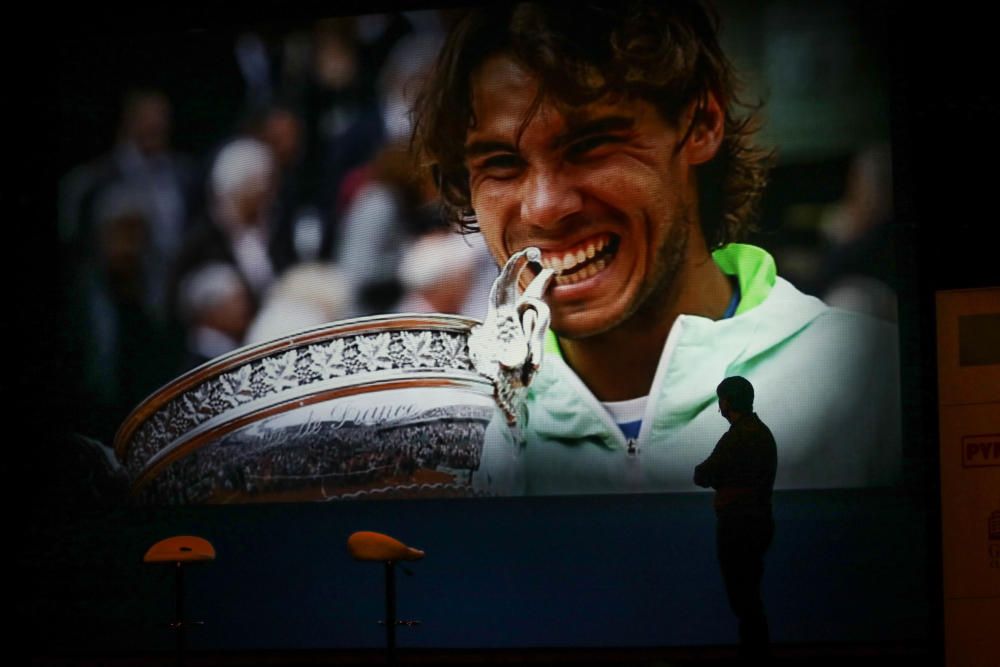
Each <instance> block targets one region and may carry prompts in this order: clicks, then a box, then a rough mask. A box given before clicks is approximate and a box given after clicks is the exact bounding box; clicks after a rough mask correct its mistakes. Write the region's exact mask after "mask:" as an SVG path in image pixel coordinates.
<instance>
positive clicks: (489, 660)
mask: <svg viewBox="0 0 1000 667" xmlns="http://www.w3.org/2000/svg"><path fill="white" fill-rule="evenodd" d="M397 663H398V664H399V665H421V666H423V665H447V666H449V667H464V666H466V665H468V666H470V667H471V666H473V665H536V666H546V665H560V666H562V665H586V666H588V667H605V666H606V667H612V666H626V665H627V666H636V667H686V666H689V665H690V666H692V667H694V666H698V667H724V666H728V665H742V664H745V663H742V662H740V661H739V660H738V658H737V655H736V648H735V647H685V648H662V649H603V648H601V649H598V648H593V649H524V650H520V649H503V650H478V651H475V650H435V649H410V650H406V649H399V650H398V653H397ZM896 663H901V664H903V665H907V666H911V665H919V666H921V667H923V666H924V665H926V666H928V667H930V666H932V665H939V664H943V661H942V660H941V659H940V658H939V657H937V652H934V651H931V650H929V649H927V648H920V647H912V646H898V645H864V646H844V645H836V646H822V645H812V644H810V645H786V646H776V647H774V648H773V650H772V657H771V659H770V661H768V662H767V663H766V664H767V665H772V666H773V667H793V666H794V667H797V666H799V665H802V666H805V665H808V666H810V667H835V666H836V667H844V666H845V665H849V666H850V667H875V666H877V665H878V666H881V665H890V664H896ZM30 664H32V665H37V666H38V667H50V666H51V667H126V666H129V667H131V666H133V665H134V666H136V667H160V666H161V665H162V666H164V667H166V666H168V665H171V666H172V665H176V664H177V663H176V655H175V654H174V653H172V652H158V653H133V654H119V655H110V654H109V655H98V654H86V655H84V654H79V655H74V654H68V653H67V654H59V655H36V656H33V657H32V658H31V662H30ZM384 664H386V657H385V652H384V651H380V650H375V649H371V650H357V651H290V650H289V651H231V652H211V651H196V652H195V651H192V652H189V653H187V654H186V655H185V656H184V665H185V666H186V667H208V666H210V665H211V666H215V665H218V666H220V667H258V666H260V667H265V666H267V667H321V666H324V665H330V666H337V667H350V666H354V665H357V666H359V667H360V666H362V665H365V666H367V665H384Z"/></svg>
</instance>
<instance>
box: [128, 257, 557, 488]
mask: <svg viewBox="0 0 1000 667" xmlns="http://www.w3.org/2000/svg"><path fill="white" fill-rule="evenodd" d="M540 257H541V255H540V252H539V251H538V249H537V248H527V249H525V250H523V251H520V252H518V253H515V254H514V255H513V256H512V257H511V258H510V259H509V260H508V262H507V263H506V265H505V266H504V267H503V269H502V270H501V272H500V275H499V277H498V278H497V280H496V282H494V284H493V288H492V289H491V291H490V302H489V304H488V306H489V308H488V311H487V316H486V319H485V320H484V321H483V322H479V321H477V320H474V319H469V318H464V317H460V316H457V315H414V314H403V315H377V316H372V317H364V318H358V319H353V320H345V321H342V322H335V323H332V324H329V325H325V326H322V327H317V328H313V329H307V330H304V331H301V332H298V333H294V334H290V335H288V336H283V337H280V338H277V339H274V340H271V341H268V342H266V343H261V344H259V345H254V346H249V347H244V348H241V349H239V350H235V351H234V352H231V353H230V354H227V355H224V356H221V357H218V358H216V359H213V360H212V361H209V362H207V363H205V364H203V365H202V366H199V367H198V368H196V369H194V370H192V371H190V372H188V373H186V374H184V375H182V376H181V377H179V378H177V379H176V380H174V381H173V382H171V383H170V384H168V385H167V386H165V387H163V388H162V389H160V390H159V391H157V392H155V393H154V394H153V395H152V396H150V397H149V398H147V399H146V400H145V401H143V402H142V403H141V404H139V406H138V407H136V408H135V410H133V411H132V413H131V414H130V415H129V416H128V417H127V418H126V420H125V422H124V423H123V424H122V426H121V428H119V430H118V433H117V435H116V437H115V453H116V455H117V456H118V458H119V460H120V461H121V462H122V463H123V465H124V467H125V470H126V471H127V473H128V477H129V479H130V482H131V489H132V494H133V497H135V498H136V499H137V500H138V501H139V502H142V503H150V504H166V505H176V504H190V503H248V502H279V501H289V502H300V501H314V500H331V499H348V498H355V499H357V498H405V497H448V496H474V495H516V494H518V493H519V484H520V483H522V481H523V477H521V476H520V466H519V465H518V461H519V453H520V449H521V445H522V439H521V437H520V430H519V420H520V421H522V422H523V419H524V414H523V396H524V391H525V389H526V388H527V386H528V384H529V383H530V381H531V378H532V377H533V376H534V373H535V372H536V371H537V370H538V368H539V364H540V362H541V358H542V348H543V339H544V336H545V333H546V331H547V330H548V323H549V311H548V307H547V306H546V305H545V303H544V302H543V301H542V299H541V297H542V295H543V294H544V292H545V289H546V288H547V286H548V284H549V282H550V281H551V279H552V277H553V275H554V272H553V271H552V269H545V268H542V267H541V266H540V264H539V260H540ZM529 264H533V265H534V266H535V267H536V269H537V271H538V273H537V275H536V276H535V278H534V280H531V282H530V284H528V286H527V288H526V289H525V290H524V293H523V294H522V293H520V291H519V289H518V285H519V282H518V281H519V279H520V275H521V273H522V271H523V270H524V269H525V268H526V267H527V266H528V265H529Z"/></svg>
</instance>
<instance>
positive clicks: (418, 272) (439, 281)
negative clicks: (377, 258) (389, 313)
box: [396, 230, 476, 313]
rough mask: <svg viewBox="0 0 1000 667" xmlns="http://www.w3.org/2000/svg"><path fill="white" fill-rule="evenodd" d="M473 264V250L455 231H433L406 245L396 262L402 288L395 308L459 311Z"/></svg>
mask: <svg viewBox="0 0 1000 667" xmlns="http://www.w3.org/2000/svg"><path fill="white" fill-rule="evenodd" d="M475 266H476V251H475V250H473V248H472V247H471V246H470V245H469V244H468V243H467V242H466V240H465V238H464V237H462V236H460V235H459V234H454V233H452V232H449V231H447V230H441V231H433V232H430V233H429V234H425V235H423V236H422V237H420V238H419V239H418V240H417V241H416V242H415V243H413V244H412V245H410V247H409V248H408V249H407V250H406V252H405V253H404V255H403V259H402V261H401V262H400V264H399V280H400V282H401V283H402V284H403V287H404V289H405V290H406V296H405V297H403V299H402V301H400V303H399V305H397V307H396V310H398V311H400V312H413V313H459V312H460V310H461V308H462V305H463V304H464V303H465V299H466V296H467V295H468V292H469V288H470V287H471V285H472V277H473V273H474V269H475Z"/></svg>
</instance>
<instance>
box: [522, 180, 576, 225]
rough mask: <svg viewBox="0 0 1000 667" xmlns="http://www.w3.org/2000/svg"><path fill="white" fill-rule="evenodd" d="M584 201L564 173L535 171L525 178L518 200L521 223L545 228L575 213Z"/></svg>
mask: <svg viewBox="0 0 1000 667" xmlns="http://www.w3.org/2000/svg"><path fill="white" fill-rule="evenodd" d="M582 204H583V200H582V197H581V196H580V192H579V191H578V190H577V188H576V187H575V185H574V184H573V183H572V182H571V179H570V178H569V177H568V175H567V174H566V173H565V172H561V171H559V170H537V171H535V172H533V173H532V174H531V176H530V177H529V178H527V179H525V185H524V192H523V195H522V197H521V220H522V221H523V222H526V223H528V224H530V225H533V226H536V227H547V226H551V225H554V224H556V223H558V222H559V221H561V220H563V219H565V218H566V217H567V216H569V215H572V214H574V213H578V212H579V211H580V209H581V208H582Z"/></svg>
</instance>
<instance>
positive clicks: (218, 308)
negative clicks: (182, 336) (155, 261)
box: [179, 262, 253, 370]
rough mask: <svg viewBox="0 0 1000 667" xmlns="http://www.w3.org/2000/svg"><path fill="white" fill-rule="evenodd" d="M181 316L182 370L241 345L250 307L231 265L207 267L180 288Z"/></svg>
mask: <svg viewBox="0 0 1000 667" xmlns="http://www.w3.org/2000/svg"><path fill="white" fill-rule="evenodd" d="M179 291H180V294H179V297H180V314H181V319H182V321H183V322H184V323H185V325H186V326H187V330H188V337H187V356H186V359H185V360H184V364H183V368H182V369H183V370H187V369H190V368H194V367H196V366H199V365H201V364H203V363H204V362H206V361H209V360H210V359H214V358H215V357H218V356H220V355H223V354H226V353H227V352H231V351H232V350H235V349H236V348H238V347H240V345H242V344H243V337H244V335H245V334H246V331H247V327H249V326H250V320H251V318H252V317H253V303H252V302H251V300H250V295H249V293H248V292H247V289H246V286H245V284H244V282H243V279H242V278H241V276H240V274H239V273H238V272H237V271H236V269H235V268H234V267H233V266H232V265H231V264H225V263H222V262H217V263H212V264H207V265H205V266H203V267H201V268H199V269H197V270H196V271H194V272H193V273H191V274H189V275H188V276H187V277H185V278H184V280H183V281H182V282H181V285H180V290H179Z"/></svg>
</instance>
